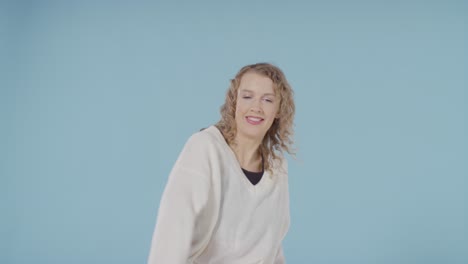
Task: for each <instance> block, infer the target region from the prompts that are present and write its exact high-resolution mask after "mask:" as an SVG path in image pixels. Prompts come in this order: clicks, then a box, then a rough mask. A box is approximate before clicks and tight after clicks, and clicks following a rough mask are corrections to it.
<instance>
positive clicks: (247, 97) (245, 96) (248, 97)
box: [242, 95, 252, 99]
mask: <svg viewBox="0 0 468 264" xmlns="http://www.w3.org/2000/svg"><path fill="white" fill-rule="evenodd" d="M242 98H244V99H250V98H252V97H250V96H247V95H244V96H242Z"/></svg>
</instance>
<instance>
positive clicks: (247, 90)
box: [240, 89, 276, 96]
mask: <svg viewBox="0 0 468 264" xmlns="http://www.w3.org/2000/svg"><path fill="white" fill-rule="evenodd" d="M240 92H249V93H254V92H253V91H252V90H249V89H241V90H240ZM263 95H270V96H276V94H274V93H265V94H263Z"/></svg>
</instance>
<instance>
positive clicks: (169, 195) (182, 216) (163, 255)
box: [148, 136, 210, 264]
mask: <svg viewBox="0 0 468 264" xmlns="http://www.w3.org/2000/svg"><path fill="white" fill-rule="evenodd" d="M203 143H204V142H202V140H201V139H200V138H195V137H194V136H192V137H191V138H190V139H189V141H188V142H187V143H186V145H185V146H184V149H183V150H182V152H181V154H180V155H179V158H178V159H177V161H176V163H175V165H174V167H173V169H172V171H171V173H170V175H169V178H168V181H167V184H166V187H165V189H164V192H163V195H162V198H161V202H160V206H159V210H158V216H157V221H156V227H155V230H154V233H153V238H152V242H151V248H150V253H149V257H148V264H165V263H171V264H186V263H187V261H188V259H189V258H190V257H191V256H192V255H193V253H194V245H193V244H194V243H196V241H199V240H200V238H195V237H194V234H195V222H196V220H197V217H198V215H199V214H200V212H201V211H202V210H203V208H204V206H205V205H206V203H207V200H208V193H209V188H210V186H209V181H208V180H207V176H208V175H209V173H210V171H209V164H208V163H209V161H208V157H207V154H206V151H204V149H206V147H204V146H203V145H206V144H203ZM195 246H196V245H195Z"/></svg>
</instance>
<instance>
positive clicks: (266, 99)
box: [264, 98, 273, 103]
mask: <svg viewBox="0 0 468 264" xmlns="http://www.w3.org/2000/svg"><path fill="white" fill-rule="evenodd" d="M264 100H265V101H267V102H268V103H273V100H271V99H268V98H265V99H264Z"/></svg>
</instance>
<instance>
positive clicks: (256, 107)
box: [250, 100, 262, 113]
mask: <svg viewBox="0 0 468 264" xmlns="http://www.w3.org/2000/svg"><path fill="white" fill-rule="evenodd" d="M250 111H251V112H254V113H261V112H262V105H261V102H260V100H253V102H252V105H251V107H250Z"/></svg>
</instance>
